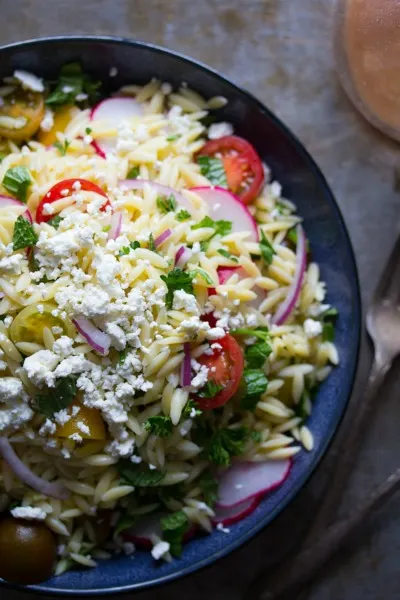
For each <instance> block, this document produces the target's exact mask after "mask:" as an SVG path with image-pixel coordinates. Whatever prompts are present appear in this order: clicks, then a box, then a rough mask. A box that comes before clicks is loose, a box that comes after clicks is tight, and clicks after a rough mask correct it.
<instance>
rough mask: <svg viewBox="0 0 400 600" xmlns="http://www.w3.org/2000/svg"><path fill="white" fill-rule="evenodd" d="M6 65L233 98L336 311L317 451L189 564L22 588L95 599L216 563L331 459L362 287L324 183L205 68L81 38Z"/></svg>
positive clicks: (36, 46)
mask: <svg viewBox="0 0 400 600" xmlns="http://www.w3.org/2000/svg"><path fill="white" fill-rule="evenodd" d="M0 59H1V60H0V78H3V77H4V76H6V75H10V74H11V73H12V72H13V71H14V69H16V68H19V69H25V70H27V71H32V72H33V73H35V74H37V75H40V76H42V77H45V78H50V79H54V78H55V77H56V75H57V73H58V70H59V68H60V66H62V65H63V64H65V63H67V62H70V61H74V60H78V61H80V62H81V63H82V65H83V67H84V70H85V71H88V72H89V73H92V74H93V75H94V76H95V77H96V78H97V79H100V80H102V81H103V82H104V87H105V89H106V90H107V88H109V91H113V90H115V89H117V88H119V87H120V86H121V85H123V84H127V83H132V82H136V83H144V82H146V81H148V80H149V79H151V78H152V77H157V78H160V79H162V80H164V81H170V82H171V83H172V84H179V83H181V82H182V81H186V82H187V83H188V85H189V86H190V87H192V88H194V89H195V90H198V91H199V92H200V93H201V94H203V95H204V96H208V97H209V96H215V95H223V96H225V97H226V98H228V100H229V103H228V105H227V106H226V107H225V108H224V109H222V110H220V111H219V112H218V118H219V119H220V120H226V121H230V122H232V123H233V124H234V126H235V130H236V132H237V133H238V135H240V136H243V137H244V138H246V139H247V140H249V141H250V142H251V143H252V144H253V145H254V146H255V147H256V148H257V150H258V152H259V154H260V155H261V157H262V158H263V160H264V161H265V162H266V163H267V164H268V165H269V166H270V168H271V170H272V173H273V176H274V177H275V178H276V179H277V180H278V181H280V182H281V183H282V185H283V191H284V194H285V196H286V197H287V198H289V199H291V200H293V201H294V202H295V204H296V205H297V207H298V212H299V214H300V215H301V216H302V217H303V218H304V226H305V230H306V233H307V236H308V238H309V239H310V243H311V249H312V253H313V257H314V259H315V261H316V262H317V263H318V264H319V265H320V268H321V276H322V279H323V280H325V281H326V282H327V285H328V298H327V300H328V301H329V303H331V304H333V305H334V306H336V307H337V308H338V309H339V313H340V317H339V319H338V325H337V333H336V345H337V347H338V350H339V354H340V366H339V367H338V368H337V369H335V370H334V372H333V373H332V375H331V376H330V377H329V379H328V380H327V381H326V382H325V383H324V384H323V385H322V386H321V388H320V390H319V393H318V396H317V398H316V401H315V404H314V409H313V414H312V417H311V418H310V421H309V426H310V428H311V430H312V432H313V434H314V438H315V447H314V450H313V451H312V452H310V453H308V452H302V453H300V454H299V455H298V456H296V459H295V463H294V467H293V469H292V472H291V474H290V476H289V478H288V479H287V480H286V481H285V483H284V484H283V485H282V486H281V487H280V488H278V489H277V491H275V492H273V493H271V494H270V495H268V496H267V497H266V498H265V499H264V500H263V501H262V502H261V504H260V505H259V506H258V508H257V509H256V510H255V512H254V513H253V514H252V515H250V516H249V517H247V518H245V519H244V520H243V521H241V522H240V523H237V524H236V525H233V526H232V527H231V531H230V533H229V535H221V534H220V533H219V532H214V533H213V534H211V535H209V536H206V537H201V538H199V539H194V540H192V541H190V542H189V543H188V544H186V545H185V549H184V553H183V557H182V558H181V559H180V560H174V561H173V562H172V563H165V564H161V565H157V566H155V563H154V561H153V560H152V557H151V555H150V553H142V552H138V553H137V554H136V556H135V559H134V561H132V559H130V558H127V557H123V556H120V557H116V558H115V559H112V560H109V561H105V562H102V563H100V564H99V566H98V567H97V568H96V569H93V570H76V571H70V572H68V573H65V574H64V575H61V576H60V577H54V578H53V579H51V580H50V581H47V582H45V583H43V584H41V585H35V586H30V587H29V588H25V589H29V590H32V591H37V592H39V593H51V594H64V595H82V594H88V595H89V594H112V593H116V592H120V591H129V590H138V589H143V588H146V587H148V586H152V585H156V584H162V583H165V582H167V581H171V580H173V579H176V578H178V577H181V576H183V575H187V574H189V573H192V572H194V571H197V570H198V569H200V568H201V567H204V566H206V565H209V564H210V563H213V562H214V561H216V560H217V559H219V558H221V557H222V556H225V555H227V554H229V552H232V550H234V549H235V548H238V547H239V546H241V545H242V544H244V543H245V542H246V541H248V540H249V539H250V538H252V537H253V536H254V535H255V534H256V533H258V532H259V531H260V530H262V529H263V528H264V527H266V526H267V525H268V523H270V522H271V521H272V519H274V518H275V517H276V516H277V515H278V514H279V513H280V512H281V511H282V510H283V509H284V507H285V506H286V505H287V504H288V503H289V502H290V500H292V499H293V498H294V497H295V495H296V494H297V493H298V492H299V490H300V489H301V487H302V486H303V485H304V484H305V482H306V481H307V479H308V478H309V477H310V475H311V473H312V472H313V470H314V469H315V467H316V466H317V464H318V462H319V461H320V459H321V457H322V456H323V454H324V452H325V451H326V449H327V447H328V444H329V442H330V441H331V439H332V436H333V435H334V433H335V431H336V428H337V426H338V423H339V422H340V420H341V418H342V416H343V413H344V410H345V408H346V405H347V401H348V399H349V396H350V393H351V389H352V386H353V380H354V376H355V370H356V365H357V358H358V350H359V341H360V318H361V304H360V295H359V284H358V277H357V270H356V264H355V260H354V255H353V250H352V247H351V243H350V240H349V236H348V233H347V230H346V226H345V224H344V222H343V218H342V215H341V213H340V211H339V208H338V206H337V204H336V202H335V199H334V197H333V195H332V192H331V191H330V189H329V187H328V184H327V182H326V180H325V178H324V176H323V175H322V173H321V172H320V170H319V169H318V167H317V165H316V164H315V162H314V161H313V159H312V158H311V156H309V154H308V153H307V151H306V150H305V149H304V148H303V146H302V145H301V144H300V142H299V141H298V140H297V139H296V138H295V136H294V135H293V134H292V133H291V132H290V131H289V130H288V129H287V128H286V127H285V125H283V123H281V122H280V121H279V119H277V118H276V117H275V116H274V115H273V114H272V113H271V112H270V111H269V110H268V109H267V108H266V107H265V106H263V105H262V104H261V103H260V102H259V101H258V100H257V99H256V98H254V97H253V96H251V95H250V94H249V93H248V92H246V91H244V90H242V89H241V88H239V87H237V86H236V85H234V84H233V83H231V82H230V81H228V80H227V79H225V78H224V77H222V76H221V75H219V74H218V73H216V72H215V71H213V70H211V69H209V68H208V67H206V66H204V65H202V64H200V63H197V62H194V61H192V60H190V59H188V58H186V57H184V56H181V55H179V54H176V53H174V52H171V51H170V50H166V49H163V48H158V47H156V46H152V45H149V44H144V43H141V42H133V41H130V40H126V39H120V38H111V37H85V36H79V37H77V36H74V37H54V38H47V39H39V40H32V41H27V42H22V43H17V44H11V45H8V46H4V47H2V48H1V49H0ZM111 67H117V69H118V75H117V77H115V78H112V79H111V78H110V77H109V71H110V68H111Z"/></svg>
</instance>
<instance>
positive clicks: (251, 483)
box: [217, 459, 291, 508]
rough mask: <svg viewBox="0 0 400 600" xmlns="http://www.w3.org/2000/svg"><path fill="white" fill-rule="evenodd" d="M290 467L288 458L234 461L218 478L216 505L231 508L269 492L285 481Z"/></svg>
mask: <svg viewBox="0 0 400 600" xmlns="http://www.w3.org/2000/svg"><path fill="white" fill-rule="evenodd" d="M290 467H291V461H290V460H289V459H287V460H269V461H264V462H245V463H241V462H235V463H234V464H233V465H232V466H231V467H230V468H229V469H228V470H227V471H225V472H224V473H223V474H222V476H221V478H220V480H219V487H218V500H217V506H219V507H223V508H227V507H228V508H232V507H234V506H239V505H241V504H242V503H243V502H245V501H247V500H250V499H253V498H257V497H259V496H262V495H264V494H266V493H267V492H271V491H272V490H274V489H275V488H276V487H278V486H279V485H281V483H283V482H284V481H285V479H286V478H287V476H288V475H289V472H290Z"/></svg>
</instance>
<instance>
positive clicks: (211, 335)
mask: <svg viewBox="0 0 400 600" xmlns="http://www.w3.org/2000/svg"><path fill="white" fill-rule="evenodd" d="M225 335H226V334H225V331H224V330H223V329H222V327H212V328H211V329H209V330H208V331H206V338H207V339H208V340H220V339H221V338H223V337H225Z"/></svg>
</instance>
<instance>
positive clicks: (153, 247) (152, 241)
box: [149, 233, 157, 252]
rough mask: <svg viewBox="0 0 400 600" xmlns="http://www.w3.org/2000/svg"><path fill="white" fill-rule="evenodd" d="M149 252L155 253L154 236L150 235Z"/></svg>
mask: <svg viewBox="0 0 400 600" xmlns="http://www.w3.org/2000/svg"><path fill="white" fill-rule="evenodd" d="M149 250H151V251H152V252H157V248H156V245H155V243H154V236H153V234H152V233H151V234H150V235H149Z"/></svg>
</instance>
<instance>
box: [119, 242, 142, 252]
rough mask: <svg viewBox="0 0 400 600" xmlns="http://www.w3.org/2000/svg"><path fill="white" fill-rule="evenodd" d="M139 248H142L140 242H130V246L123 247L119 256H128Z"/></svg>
mask: <svg viewBox="0 0 400 600" xmlns="http://www.w3.org/2000/svg"><path fill="white" fill-rule="evenodd" d="M137 248H140V242H137V241H134V242H130V244H129V246H122V248H121V249H120V251H119V252H118V254H119V256H124V255H126V254H129V253H130V251H131V250H136V249H137Z"/></svg>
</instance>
